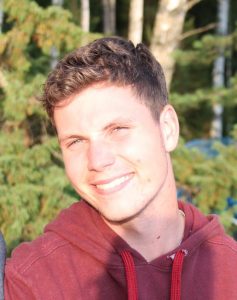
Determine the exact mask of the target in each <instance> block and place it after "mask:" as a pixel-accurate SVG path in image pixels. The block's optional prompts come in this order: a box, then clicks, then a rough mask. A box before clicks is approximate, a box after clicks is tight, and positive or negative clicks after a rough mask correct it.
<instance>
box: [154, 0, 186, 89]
mask: <svg viewBox="0 0 237 300" xmlns="http://www.w3.org/2000/svg"><path fill="white" fill-rule="evenodd" d="M188 3H189V1H188V0H161V1H160V5H159V8H158V10H157V14H156V19H155V25H154V29H153V35H152V40H151V46H150V49H151V51H152V53H153V54H154V56H155V57H156V58H157V60H158V61H159V62H160V64H161V65H162V67H163V69H164V73H165V77H166V81H167V88H168V89H169V86H170V83H171V80H172V75H173V72H174V67H175V60H174V58H173V53H174V50H175V49H177V47H178V45H179V40H180V36H181V34H182V31H183V25H184V20H185V16H186V12H187V9H188Z"/></svg>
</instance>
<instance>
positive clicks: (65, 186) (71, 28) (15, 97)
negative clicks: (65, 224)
mask: <svg viewBox="0 0 237 300" xmlns="http://www.w3.org/2000/svg"><path fill="white" fill-rule="evenodd" d="M4 9H5V11H6V16H7V19H6V22H7V26H5V28H6V29H5V31H4V32H3V34H1V36H0V55H1V60H0V69H1V73H0V99H1V105H0V117H1V123H0V157H1V159H0V226H1V230H2V231H3V233H4V236H5V238H6V240H7V243H8V249H9V250H11V249H12V248H13V247H15V246H16V245H17V244H18V243H19V242H20V241H23V240H30V239H32V238H34V237H35V236H36V235H38V234H40V232H42V229H43V226H44V224H46V223H48V222H49V220H51V219H52V218H53V217H54V216H55V214H56V213H57V212H58V210H60V209H62V208H63V207H65V206H68V205H69V204H70V203H72V202H73V201H75V199H77V196H75V193H74V192H73V190H72V188H71V187H70V185H69V183H68V181H67V179H66V177H65V175H64V170H63V163H62V159H61V155H60V152H59V149H58V146H57V140H56V138H55V137H54V133H53V130H52V128H51V126H50V124H49V122H48V121H47V119H46V116H45V113H44V112H43V110H42V108H41V106H40V105H39V103H38V101H36V97H37V95H38V94H39V90H40V89H41V86H42V84H43V82H44V80H45V74H46V73H47V72H48V71H49V69H50V60H51V49H52V46H54V45H55V47H56V48H57V49H58V51H59V54H60V55H62V53H65V52H68V51H70V50H72V49H74V48H76V47H77V45H78V44H80V40H81V36H82V31H81V29H80V28H79V27H77V26H76V25H75V24H74V23H72V22H71V15H70V14H69V13H68V12H67V11H65V10H63V9H62V8H61V7H58V6H49V7H47V8H45V9H44V8H41V7H40V6H39V5H37V3H36V2H34V1H28V0H8V1H6V2H5V3H4Z"/></svg>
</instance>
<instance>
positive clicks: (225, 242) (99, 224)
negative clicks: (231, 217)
mask: <svg viewBox="0 0 237 300" xmlns="http://www.w3.org/2000/svg"><path fill="white" fill-rule="evenodd" d="M180 208H181V209H182V210H183V211H184V213H185V220H186V224H185V234H184V239H183V242H182V243H181V245H180V246H179V247H178V248H177V249H174V251H172V252H170V253H167V254H166V255H163V256H161V257H158V258H156V259H154V260H153V261H151V262H149V263H148V262H147V261H146V260H145V259H144V258H143V257H142V256H141V255H140V254H139V253H138V252H137V251H136V250H134V249H132V248H131V247H130V246H129V245H128V244H127V243H126V242H125V241H124V240H123V239H121V238H120V237H119V236H118V235H116V234H115V233H114V232H113V231H112V230H111V229H110V228H109V227H108V226H107V225H106V224H105V223H104V221H103V219H102V218H101V217H100V215H99V214H98V213H97V212H96V211H95V210H94V209H93V208H92V207H90V206H89V205H88V204H87V203H85V202H84V201H81V202H79V203H75V204H73V205H72V206H71V207H70V208H68V209H66V210H64V211H62V212H61V213H60V215H59V216H58V218H57V219H56V220H55V221H53V222H52V223H51V224H49V225H48V226H47V227H46V228H45V233H44V234H43V235H42V236H41V237H39V238H38V239H36V240H35V241H33V242H31V243H23V244H22V245H20V246H19V247H18V248H17V249H16V250H15V251H14V252H13V255H12V258H11V259H9V260H8V261H7V265H6V275H5V300H8V299H14V300H33V299H37V300H61V299H66V300H102V299H103V300H104V299H108V300H110V299H111V300H123V299H124V300H126V299H129V300H132V299H134V300H135V299H139V300H159V299H162V300H165V299H167V300H168V299H172V300H175V299H176V300H177V299H185V300H190V299H192V300H204V299H205V300H209V299H213V300H224V299H228V300H234V299H235V300H236V299H237V244H236V242H235V241H234V240H232V239H231V238H230V237H228V236H226V235H225V234H224V231H223V228H222V227H221V226H220V224H219V222H218V218H217V216H209V217H204V216H203V215H202V214H201V213H200V212H199V211H198V210H197V209H196V208H194V207H193V206H191V205H187V204H180Z"/></svg>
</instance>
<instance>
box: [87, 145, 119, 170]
mask: <svg viewBox="0 0 237 300" xmlns="http://www.w3.org/2000/svg"><path fill="white" fill-rule="evenodd" d="M87 158H88V170H90V171H103V170H104V168H106V167H108V166H111V165H113V163H114V162H115V155H114V153H113V149H111V146H110V145H108V144H107V143H105V142H101V141H100V142H99V141H90V144H89V148H88V154H87Z"/></svg>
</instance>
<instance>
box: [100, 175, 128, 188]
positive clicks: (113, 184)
mask: <svg viewBox="0 0 237 300" xmlns="http://www.w3.org/2000/svg"><path fill="white" fill-rule="evenodd" d="M128 178H129V176H128V175H126V176H123V177H120V178H117V179H115V180H113V181H111V182H109V183H105V184H97V185H96V187H97V188H99V189H101V190H108V189H111V188H114V187H116V186H118V185H120V184H121V183H123V182H124V181H126V180H127V179H128Z"/></svg>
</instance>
